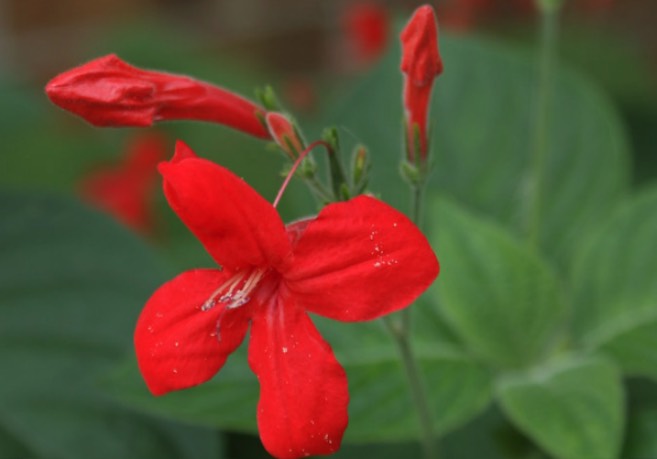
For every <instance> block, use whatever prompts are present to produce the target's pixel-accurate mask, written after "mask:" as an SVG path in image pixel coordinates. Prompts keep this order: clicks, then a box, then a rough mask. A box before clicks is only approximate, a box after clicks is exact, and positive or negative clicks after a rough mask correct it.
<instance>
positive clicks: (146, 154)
mask: <svg viewBox="0 0 657 459" xmlns="http://www.w3.org/2000/svg"><path fill="white" fill-rule="evenodd" d="M164 155H165V143H164V140H163V139H162V137H161V136H159V135H155V134H150V135H147V136H141V137H138V138H137V139H136V140H135V141H133V143H132V144H130V146H129V148H128V149H127V151H126V156H125V158H124V160H123V162H122V163H121V164H119V165H118V166H116V167H112V168H108V167H106V168H102V169H98V170H95V171H93V172H92V173H90V174H89V175H87V176H86V177H85V178H84V179H83V180H82V182H81V184H80V193H81V195H82V197H83V198H84V199H85V200H86V201H88V202H89V203H91V204H93V205H94V206H96V207H98V208H100V209H103V210H105V211H107V212H109V213H110V214H112V215H114V216H115V217H116V218H117V219H118V220H120V221H121V222H123V223H125V224H126V225H128V226H129V227H131V228H134V229H135V230H137V231H138V232H140V233H144V234H150V233H152V232H153V226H154V225H153V215H152V211H151V205H152V202H151V198H152V193H153V191H154V185H155V180H156V178H157V170H156V166H157V164H158V163H159V162H160V161H162V160H163V159H164Z"/></svg>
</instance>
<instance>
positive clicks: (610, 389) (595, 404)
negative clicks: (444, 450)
mask: <svg viewBox="0 0 657 459" xmlns="http://www.w3.org/2000/svg"><path fill="white" fill-rule="evenodd" d="M497 396H498V400H499V402H500V404H501V406H502V409H503V410H504V411H505V412H506V414H507V415H508V416H509V418H510V419H511V420H512V421H513V423H514V424H515V425H516V426H517V427H518V428H520V429H521V430H522V431H524V432H525V433H526V434H527V435H529V437H531V438H532V439H533V440H534V441H536V442H537V443H538V444H539V445H540V446H541V447H542V448H544V449H545V450H546V451H547V452H549V453H550V454H551V455H554V457H555V458H558V459H613V458H617V457H618V455H619V450H620V445H621V439H622V434H623V423H624V419H623V418H624V412H623V404H624V400H623V399H624V396H623V388H622V383H621V378H620V373H619V371H618V370H617V368H616V367H615V366H614V365H612V364H611V363H609V362H608V361H606V360H604V359H601V358H596V357H580V358H575V357H573V358H567V359H563V360H560V361H558V362H554V363H551V364H547V365H545V366H541V367H536V368H534V369H532V370H531V371H528V372H526V373H520V374H515V375H508V376H506V377H502V378H500V381H499V384H498V386H497Z"/></svg>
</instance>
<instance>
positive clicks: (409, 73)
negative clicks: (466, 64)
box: [401, 5, 443, 162]
mask: <svg viewBox="0 0 657 459" xmlns="http://www.w3.org/2000/svg"><path fill="white" fill-rule="evenodd" d="M401 42H402V62H401V70H402V72H404V75H405V77H404V111H405V115H406V116H405V117H406V129H407V131H406V136H407V152H408V160H409V161H411V162H414V161H415V160H416V157H418V154H419V159H421V160H426V157H427V154H428V143H429V142H428V139H427V118H428V112H429V101H430V100H431V90H432V88H433V82H434V79H435V78H436V76H437V75H440V74H441V73H442V71H443V61H442V59H441V58H440V53H439V52H438V26H437V25H436V16H435V14H434V12H433V8H432V7H431V6H429V5H424V6H421V7H419V8H418V9H417V10H415V13H413V17H412V18H411V20H410V21H409V22H408V24H407V25H406V27H405V28H404V30H403V31H402V33H401ZM418 135H419V139H418V140H419V145H418V146H419V149H420V151H419V152H417V151H415V150H416V145H415V144H416V139H417V137H418Z"/></svg>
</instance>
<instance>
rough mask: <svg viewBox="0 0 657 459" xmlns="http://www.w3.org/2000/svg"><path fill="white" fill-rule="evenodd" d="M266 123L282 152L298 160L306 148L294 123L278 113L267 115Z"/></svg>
mask: <svg viewBox="0 0 657 459" xmlns="http://www.w3.org/2000/svg"><path fill="white" fill-rule="evenodd" d="M265 121H266V123H267V129H269V134H270V135H271V137H272V138H273V139H274V141H275V142H276V144H277V145H278V146H279V147H280V148H281V150H283V151H284V152H285V153H286V154H287V155H288V156H289V157H290V158H292V159H295V158H297V157H298V156H299V154H300V153H301V152H302V151H303V150H304V148H305V147H304V143H303V141H302V140H301V138H300V136H299V133H298V132H297V130H296V129H295V128H294V125H293V124H292V122H290V120H288V119H287V118H286V117H285V115H283V114H281V113H277V112H269V113H267V115H266V116H265Z"/></svg>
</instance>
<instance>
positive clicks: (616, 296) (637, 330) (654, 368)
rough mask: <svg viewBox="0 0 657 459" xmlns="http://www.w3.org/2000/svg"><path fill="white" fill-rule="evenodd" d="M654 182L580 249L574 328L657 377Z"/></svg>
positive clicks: (588, 341) (634, 368) (634, 369)
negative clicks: (656, 352) (650, 187)
mask: <svg viewBox="0 0 657 459" xmlns="http://www.w3.org/2000/svg"><path fill="white" fill-rule="evenodd" d="M656 210H657V188H652V189H650V190H647V191H644V192H643V193H641V194H640V195H638V196H637V197H635V198H634V199H633V200H631V201H629V202H627V203H626V204H625V205H623V206H622V208H620V209H619V211H618V212H616V213H615V214H614V215H613V217H612V218H611V219H610V220H609V222H607V224H605V225H603V226H602V227H601V228H600V229H599V230H598V231H597V232H596V233H595V234H594V235H593V236H592V237H590V238H589V239H588V240H587V243H586V244H584V245H583V246H582V247H581V249H580V250H579V254H578V255H579V257H578V259H577V263H576V264H575V267H574V269H573V281H572V282H573V286H574V287H573V289H574V306H575V311H574V317H573V323H574V326H573V330H574V334H575V337H576V338H577V340H578V341H579V342H580V343H581V344H582V345H583V346H586V347H588V348H593V349H597V348H602V349H603V350H604V351H606V352H608V353H609V354H611V355H612V356H613V357H614V358H615V359H616V360H617V361H618V362H619V364H620V365H621V366H622V367H623V369H624V370H625V371H626V372H628V373H631V374H640V375H646V376H650V377H652V378H655V379H657V354H655V352H654V349H655V348H656V347H657V281H656V279H655V273H657V245H656V244H655V236H656V235H657V212H656Z"/></svg>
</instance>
